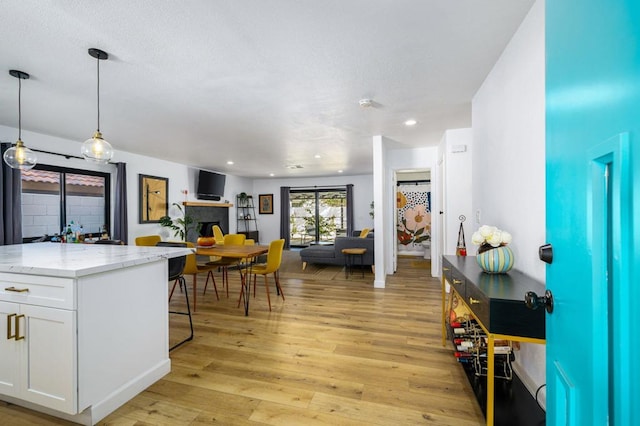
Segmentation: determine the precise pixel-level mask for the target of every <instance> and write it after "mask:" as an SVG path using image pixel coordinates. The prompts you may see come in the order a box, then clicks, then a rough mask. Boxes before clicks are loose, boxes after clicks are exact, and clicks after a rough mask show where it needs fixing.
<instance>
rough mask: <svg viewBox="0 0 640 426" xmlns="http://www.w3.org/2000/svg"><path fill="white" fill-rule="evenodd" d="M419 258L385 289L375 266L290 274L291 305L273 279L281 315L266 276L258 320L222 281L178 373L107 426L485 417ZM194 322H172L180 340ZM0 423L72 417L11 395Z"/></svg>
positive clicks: (177, 355) (201, 305)
mask: <svg viewBox="0 0 640 426" xmlns="http://www.w3.org/2000/svg"><path fill="white" fill-rule="evenodd" d="M417 263H418V262H416V261H415V260H414V259H411V258H401V259H400V260H399V268H398V272H397V273H396V274H395V275H393V276H390V277H389V278H388V280H387V287H386V288H385V289H374V288H373V287H372V282H373V275H372V273H371V271H367V272H366V277H365V279H364V280H362V279H360V278H359V274H358V272H356V274H358V275H357V276H354V277H352V278H349V279H348V280H346V279H345V278H344V275H343V273H333V274H327V273H326V271H325V275H322V274H313V272H308V275H305V274H304V273H301V272H296V273H290V274H286V273H283V274H282V279H281V282H282V286H283V289H284V292H285V296H286V301H284V302H283V301H282V299H279V298H276V295H275V290H274V288H273V286H271V297H272V299H271V304H272V306H273V312H271V313H270V312H269V309H268V306H267V302H266V296H265V293H264V285H263V284H262V282H261V280H260V278H261V277H258V291H257V297H256V299H253V298H252V299H251V311H250V316H249V317H245V316H244V312H243V310H242V309H241V308H237V307H236V306H237V300H238V294H239V280H238V277H237V273H233V272H235V271H230V274H229V275H230V277H231V279H232V281H231V286H230V289H231V291H230V298H229V299H227V298H226V297H225V296H224V292H223V291H222V289H221V288H219V289H218V290H219V292H220V296H221V298H220V301H216V300H215V296H214V294H213V292H209V290H207V295H206V296H204V297H203V296H202V295H201V293H200V294H199V295H198V296H199V297H198V312H197V313H196V314H195V315H194V326H195V333H196V336H195V339H194V341H192V342H189V343H187V344H185V345H183V346H182V347H180V348H178V349H176V350H175V351H173V352H171V360H172V371H171V373H170V374H169V375H167V376H166V377H165V378H163V379H162V380H160V381H159V382H157V383H156V384H154V385H152V386H151V387H149V388H148V389H147V390H146V391H144V392H142V393H141V394H140V395H138V396H137V397H135V398H134V399H133V400H131V401H130V402H129V403H127V404H125V405H124V406H122V407H121V408H120V409H118V410H117V411H115V412H114V413H112V414H111V415H110V416H108V417H107V418H105V419H104V420H103V421H101V422H100V424H105V425H202V424H220V425H260V424H262V425H414V424H416V425H417V424H432V425H456V426H458V425H481V424H484V419H483V416H482V412H481V411H480V408H479V406H478V403H477V402H476V400H475V398H474V396H473V394H472V391H471V388H470V386H469V383H468V382H467V380H466V378H465V376H464V373H463V371H462V368H461V366H460V365H458V363H457V362H456V361H455V359H454V357H453V355H452V350H451V347H450V346H449V345H448V346H447V347H446V348H443V347H442V346H441V340H440V283H439V281H438V280H436V279H432V278H428V272H429V271H428V270H427V269H424V268H416V267H414V266H415V265H416V264H417ZM336 270H338V271H339V268H336ZM334 272H335V271H334ZM329 278H330V279H329ZM217 282H218V286H219V287H220V284H221V280H220V279H218V280H217ZM189 285H190V284H189ZM203 286H204V278H203V277H200V281H199V291H200V292H201V291H202V288H203ZM176 295H177V296H176ZM176 295H174V300H173V301H172V305H176V307H177V308H180V306H179V305H180V303H181V302H182V300H183V299H182V297H181V295H180V294H179V293H176ZM185 325H186V323H185V321H183V320H182V319H181V318H177V319H172V323H171V335H172V339H177V338H179V337H180V335H181V334H183V333H186V329H185ZM124 362H126V360H123V363H124ZM0 424H2V425H66V424H69V423H68V422H65V421H61V420H59V419H55V418H52V417H49V416H45V415H42V414H39V413H36V412H33V411H29V410H25V409H22V408H20V407H16V406H13V405H8V404H5V403H3V402H0Z"/></svg>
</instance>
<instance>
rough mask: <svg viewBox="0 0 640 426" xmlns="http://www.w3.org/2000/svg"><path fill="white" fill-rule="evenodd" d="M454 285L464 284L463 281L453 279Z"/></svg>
mask: <svg viewBox="0 0 640 426" xmlns="http://www.w3.org/2000/svg"><path fill="white" fill-rule="evenodd" d="M453 283H454V284H462V281H460V280H456V279H455V278H454V279H453Z"/></svg>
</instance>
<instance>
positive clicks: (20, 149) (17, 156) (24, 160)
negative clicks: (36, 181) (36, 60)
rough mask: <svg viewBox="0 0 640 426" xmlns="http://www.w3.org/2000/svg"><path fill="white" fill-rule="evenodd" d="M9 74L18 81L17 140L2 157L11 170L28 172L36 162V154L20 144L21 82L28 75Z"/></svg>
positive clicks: (19, 73)
mask: <svg viewBox="0 0 640 426" xmlns="http://www.w3.org/2000/svg"><path fill="white" fill-rule="evenodd" d="M9 74H11V75H12V76H13V77H15V78H17V79H18V140H17V141H16V144H15V146H12V147H11V148H9V149H7V150H6V151H5V153H4V155H3V156H2V157H3V158H4V162H5V163H7V165H8V166H9V167H11V168H12V169H20V170H29V169H32V168H33V166H35V165H36V161H37V160H38V157H37V156H36V153H35V152H33V151H31V150H30V149H29V148H27V147H26V146H25V145H24V142H22V102H21V98H22V80H27V79H28V78H29V74H27V73H26V72H22V71H18V70H10V71H9Z"/></svg>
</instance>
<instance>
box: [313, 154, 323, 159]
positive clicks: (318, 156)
mask: <svg viewBox="0 0 640 426" xmlns="http://www.w3.org/2000/svg"><path fill="white" fill-rule="evenodd" d="M313 158H322V157H321V156H320V154H316V155H314V156H313Z"/></svg>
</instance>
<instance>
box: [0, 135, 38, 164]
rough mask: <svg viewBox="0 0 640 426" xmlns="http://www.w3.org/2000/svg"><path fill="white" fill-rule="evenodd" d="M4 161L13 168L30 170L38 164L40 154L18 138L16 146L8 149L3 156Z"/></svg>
mask: <svg viewBox="0 0 640 426" xmlns="http://www.w3.org/2000/svg"><path fill="white" fill-rule="evenodd" d="M2 158H3V159H4V162H5V163H7V165H8V166H9V167H11V168H12V169H20V170H29V169H32V168H33V166H35V165H36V162H37V161H38V156H37V155H36V153H35V152H33V151H31V150H30V149H29V148H27V147H26V146H25V145H24V143H23V142H22V141H21V140H20V139H18V141H17V142H16V144H15V146H12V147H11V148H9V149H7V150H6V151H5V152H4V155H3V156H2Z"/></svg>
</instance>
